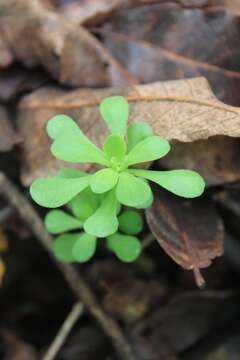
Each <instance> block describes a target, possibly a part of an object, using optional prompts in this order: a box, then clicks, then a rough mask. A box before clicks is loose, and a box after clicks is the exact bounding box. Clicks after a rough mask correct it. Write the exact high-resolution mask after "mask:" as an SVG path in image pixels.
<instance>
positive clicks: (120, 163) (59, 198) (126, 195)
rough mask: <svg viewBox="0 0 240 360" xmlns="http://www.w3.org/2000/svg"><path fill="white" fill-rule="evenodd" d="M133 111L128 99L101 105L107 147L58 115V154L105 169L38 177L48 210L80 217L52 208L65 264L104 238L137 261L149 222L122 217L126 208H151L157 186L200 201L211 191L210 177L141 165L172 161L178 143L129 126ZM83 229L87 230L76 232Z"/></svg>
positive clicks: (51, 226)
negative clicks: (172, 146)
mask: <svg viewBox="0 0 240 360" xmlns="http://www.w3.org/2000/svg"><path fill="white" fill-rule="evenodd" d="M128 112H129V106H128V102H127V100H126V99H125V98H123V97H121V96H112V97H109V98H106V99H104V100H103V101H102V102H101V104H100V113H101V116H102V118H103V120H104V121H105V123H106V125H107V127H108V129H109V130H110V134H109V135H108V136H107V138H106V139H105V142H104V144H103V147H102V149H100V148H99V147H97V146H96V145H95V144H93V143H92V142H91V141H90V140H89V139H88V138H87V137H86V136H85V135H84V134H83V132H82V131H81V130H80V128H79V127H78V125H77V124H76V123H75V122H74V121H73V120H72V119H71V118H70V117H69V116H67V115H57V116H55V117H53V118H52V119H50V120H49V121H48V124H47V133H48V135H49V136H50V138H51V139H52V140H53V143H52V146H51V152H52V154H53V156H55V157H56V158H57V159H59V160H64V161H67V162H70V163H96V164H99V165H101V166H102V168H101V169H100V170H98V171H96V172H95V173H91V174H90V173H85V172H82V171H79V170H76V169H70V168H69V169H62V170H61V171H60V172H59V173H58V174H57V175H56V176H52V177H45V178H40V179H37V180H35V181H34V182H33V184H32V186H31V188H30V193H31V196H32V198H33V199H34V200H35V201H36V203H38V204H39V205H41V206H44V207H48V208H58V207H61V206H63V205H66V206H67V207H68V208H69V209H71V212H72V215H70V214H68V213H65V212H63V211H62V210H52V211H51V212H50V213H49V214H48V215H47V218H46V227H47V229H48V230H49V231H50V232H51V233H53V234H60V233H62V234H61V235H59V237H58V238H57V239H56V240H55V244H54V252H55V254H56V255H57V257H58V258H59V259H61V260H62V261H79V262H83V261H87V260H88V259H89V258H91V256H92V255H93V254H94V252H95V250H96V244H97V238H106V239H107V244H108V248H109V249H110V250H112V251H113V252H114V253H115V254H116V255H117V257H119V258H120V259H121V260H123V261H133V260H135V259H136V258H137V256H138V255H139V254H140V251H141V244H140V242H139V240H138V239H137V238H136V237H135V236H134V235H136V234H137V233H138V232H139V231H141V229H142V226H143V221H142V219H141V217H139V213H138V212H136V211H133V210H131V209H129V210H127V212H126V211H125V212H123V213H120V215H119V212H120V211H121V206H125V207H126V206H127V207H130V208H131V207H132V208H137V209H145V208H147V207H149V206H151V204H152V201H153V194H152V191H151V187H150V185H149V181H150V182H154V183H156V184H158V185H159V186H162V187H163V188H165V189H166V190H168V191H170V192H172V193H173V194H175V195H178V196H182V197H185V198H194V197H197V196H200V195H201V194H202V193H203V191H204V186H205V184H204V180H203V178H202V177H201V176H200V175H199V174H198V173H197V172H195V171H191V170H171V171H153V170H146V169H140V168H139V164H141V163H146V162H151V161H154V160H157V159H160V158H161V157H163V156H165V155H166V154H167V153H168V152H169V151H170V144H169V142H168V141H167V140H165V139H163V138H162V137H160V136H158V135H155V134H154V133H153V131H152V128H151V127H150V126H149V125H148V124H147V123H144V122H132V123H131V124H130V125H128V126H127V120H128ZM136 165H138V166H137V168H136ZM118 215H119V216H118ZM79 229H82V231H81V232H77V233H68V231H70V230H71V231H74V230H79ZM119 231H122V232H125V235H124V234H121V233H119Z"/></svg>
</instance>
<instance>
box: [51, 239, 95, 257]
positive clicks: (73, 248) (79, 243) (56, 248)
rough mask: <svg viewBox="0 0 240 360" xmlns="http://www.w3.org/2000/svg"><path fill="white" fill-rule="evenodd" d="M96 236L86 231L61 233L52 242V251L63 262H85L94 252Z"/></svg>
mask: <svg viewBox="0 0 240 360" xmlns="http://www.w3.org/2000/svg"><path fill="white" fill-rule="evenodd" d="M96 246H97V239H96V237H94V236H92V235H89V234H86V233H75V234H62V235H60V236H58V237H57V238H56V240H55V241H54V244H53V252H54V255H55V256H56V258H57V259H59V260H60V261H63V262H74V261H77V262H80V263H83V262H86V261H88V260H89V259H90V258H91V257H92V256H93V255H94V253H95V251H96Z"/></svg>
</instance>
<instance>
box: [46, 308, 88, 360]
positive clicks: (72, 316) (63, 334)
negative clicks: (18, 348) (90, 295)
mask: <svg viewBox="0 0 240 360" xmlns="http://www.w3.org/2000/svg"><path fill="white" fill-rule="evenodd" d="M83 309H84V307H83V304H82V303H81V302H77V303H76V304H75V305H74V306H73V307H72V310H71V311H70V313H69V314H68V316H67V318H66V320H65V321H64V323H63V325H62V327H61V328H60V330H59V331H58V333H57V335H56V337H55V339H54V340H53V342H52V344H51V346H50V347H49V349H48V351H47V353H46V355H45V356H44V357H43V360H53V359H55V357H56V356H57V353H58V352H59V350H60V348H61V346H62V345H63V343H64V341H65V340H66V338H67V336H68V334H69V333H70V331H71V330H72V328H73V326H74V325H75V323H76V322H77V320H78V319H79V317H80V316H81V314H82V313H83Z"/></svg>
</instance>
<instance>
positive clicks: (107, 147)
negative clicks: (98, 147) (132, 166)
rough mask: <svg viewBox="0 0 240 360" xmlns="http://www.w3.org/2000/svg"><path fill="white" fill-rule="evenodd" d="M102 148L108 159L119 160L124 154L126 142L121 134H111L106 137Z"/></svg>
mask: <svg viewBox="0 0 240 360" xmlns="http://www.w3.org/2000/svg"><path fill="white" fill-rule="evenodd" d="M103 149H104V152H105V154H106V156H107V157H108V159H109V160H110V161H111V160H112V158H113V159H115V160H118V161H121V160H122V159H123V157H124V156H125V154H126V143H125V141H124V139H123V138H122V137H121V136H119V135H116V134H112V135H109V136H108V137H107V139H106V141H105V143H104V145H103Z"/></svg>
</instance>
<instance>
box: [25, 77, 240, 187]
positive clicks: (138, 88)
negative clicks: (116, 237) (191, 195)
mask: <svg viewBox="0 0 240 360" xmlns="http://www.w3.org/2000/svg"><path fill="white" fill-rule="evenodd" d="M115 94H119V95H123V96H125V97H126V98H127V100H128V101H129V102H130V121H133V120H135V121H145V122H148V123H149V124H150V125H151V126H152V127H153V129H154V131H155V132H156V134H158V135H161V136H162V137H164V138H166V139H168V140H170V141H171V140H178V141H180V142H191V141H195V140H199V139H207V138H209V137H212V136H215V135H227V136H231V137H238V136H240V108H236V107H232V106H228V105H225V104H223V103H221V102H220V101H219V100H217V99H216V98H215V97H214V95H213V93H212V92H211V90H210V88H209V85H208V83H207V81H206V80H205V79H204V78H195V79H189V80H178V81H168V82H156V83H152V84H147V85H135V86H132V87H127V88H122V89H121V88H112V89H100V90H91V89H80V90H74V91H67V90H61V89H59V88H54V87H43V88H42V89H40V90H37V91H35V92H33V93H32V94H31V95H29V96H25V97H24V98H23V100H22V101H21V103H20V106H19V111H18V127H19V131H20V134H21V136H22V137H23V139H24V141H23V143H22V150H23V163H24V168H23V172H22V180H23V183H24V184H25V185H29V184H30V183H31V182H32V180H33V179H35V178H36V177H38V176H44V175H50V174H53V173H55V172H56V170H57V169H59V167H60V166H62V163H61V162H60V161H57V160H55V159H54V158H53V157H52V156H51V154H50V152H49V147H50V139H49V138H48V137H47V135H46V131H45V126H46V123H47V121H48V120H49V119H50V118H51V117H52V116H54V115H55V114H60V113H64V114H67V115H69V116H71V117H72V118H73V119H75V120H76V121H77V123H78V124H79V125H80V127H81V129H82V131H83V132H84V133H85V134H86V135H87V136H89V137H90V138H91V139H92V140H93V141H94V142H95V143H96V144H97V145H101V144H102V141H103V139H104V138H105V136H106V134H107V129H106V127H105V125H104V124H103V122H102V121H100V115H99V111H98V105H99V103H100V102H101V100H102V99H103V98H105V97H107V96H111V95H115Z"/></svg>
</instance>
